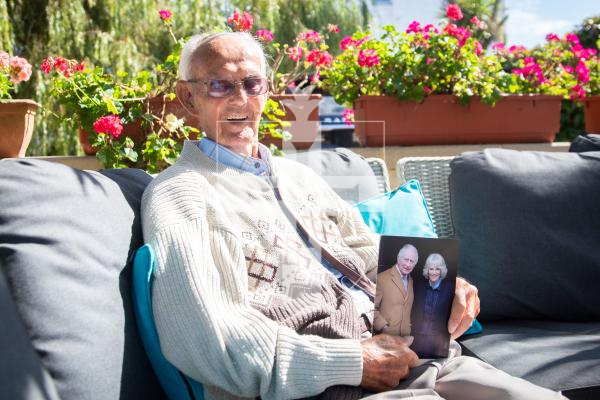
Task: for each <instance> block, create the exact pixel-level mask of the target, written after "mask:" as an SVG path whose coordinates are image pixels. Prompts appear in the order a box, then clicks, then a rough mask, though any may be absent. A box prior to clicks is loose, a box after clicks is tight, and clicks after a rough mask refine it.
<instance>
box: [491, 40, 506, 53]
mask: <svg viewBox="0 0 600 400" xmlns="http://www.w3.org/2000/svg"><path fill="white" fill-rule="evenodd" d="M505 49H506V48H505V47H504V43H502V42H497V43H494V44H493V45H492V50H495V51H497V52H499V53H500V52H502V51H504V50H505Z"/></svg>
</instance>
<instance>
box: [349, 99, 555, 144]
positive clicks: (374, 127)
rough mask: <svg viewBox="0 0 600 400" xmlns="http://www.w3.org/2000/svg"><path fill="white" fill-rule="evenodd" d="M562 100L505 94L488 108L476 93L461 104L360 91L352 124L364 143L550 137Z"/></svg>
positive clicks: (546, 139) (531, 140)
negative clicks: (468, 100) (472, 97)
mask: <svg viewBox="0 0 600 400" xmlns="http://www.w3.org/2000/svg"><path fill="white" fill-rule="evenodd" d="M561 100H562V98H561V97H560V96H545V95H524V96H503V97H502V98H501V99H500V100H498V102H497V103H496V106H495V107H490V106H488V105H485V104H483V103H481V102H480V101H479V100H477V99H476V98H474V99H472V100H471V102H470V103H469V104H468V105H466V106H462V105H461V104H460V103H459V101H458V99H457V98H456V97H454V96H452V95H433V96H429V97H427V98H426V99H425V100H424V101H423V102H422V103H416V102H412V101H398V100H396V99H395V98H393V97H388V96H360V97H359V98H358V100H357V101H356V102H355V103H354V119H355V121H356V122H355V123H354V125H355V127H356V134H357V136H358V138H359V141H360V143H361V144H362V145H363V146H384V145H430V144H484V143H496V144H500V143H536V142H552V141H553V140H554V137H555V135H556V133H557V132H558V131H559V130H560V108H561ZM364 121H370V122H364ZM376 121H385V135H384V124H383V123H382V122H376Z"/></svg>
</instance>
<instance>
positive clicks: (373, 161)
mask: <svg viewBox="0 0 600 400" xmlns="http://www.w3.org/2000/svg"><path fill="white" fill-rule="evenodd" d="M366 160H367V162H368V163H369V166H370V167H371V169H372V170H373V173H374V174H375V178H377V187H378V188H379V192H380V193H381V194H383V193H387V192H389V191H390V190H391V188H390V187H391V186H390V176H389V175H388V170H387V166H386V165H385V161H383V160H382V159H381V158H376V157H369V158H367V159H366Z"/></svg>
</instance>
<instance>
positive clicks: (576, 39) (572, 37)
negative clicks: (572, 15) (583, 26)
mask: <svg viewBox="0 0 600 400" xmlns="http://www.w3.org/2000/svg"><path fill="white" fill-rule="evenodd" d="M565 39H566V40H567V42H569V43H572V44H579V37H577V35H576V34H574V33H567V35H566V36H565Z"/></svg>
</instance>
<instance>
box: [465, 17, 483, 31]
mask: <svg viewBox="0 0 600 400" xmlns="http://www.w3.org/2000/svg"><path fill="white" fill-rule="evenodd" d="M469 22H470V23H472V24H473V25H475V26H476V27H477V28H479V29H483V28H485V23H484V22H483V21H481V20H480V19H479V18H477V17H473V18H471V19H470V20H469Z"/></svg>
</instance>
